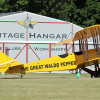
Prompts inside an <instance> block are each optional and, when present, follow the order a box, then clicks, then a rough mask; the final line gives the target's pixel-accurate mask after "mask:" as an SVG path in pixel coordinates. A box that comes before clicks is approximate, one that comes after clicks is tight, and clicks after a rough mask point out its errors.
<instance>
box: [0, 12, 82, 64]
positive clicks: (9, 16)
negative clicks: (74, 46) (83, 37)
mask: <svg viewBox="0 0 100 100" xmlns="http://www.w3.org/2000/svg"><path fill="white" fill-rule="evenodd" d="M81 29H82V27H79V26H77V25H75V24H73V23H70V22H65V21H62V20H58V19H54V18H50V17H46V16H42V15H38V14H34V13H30V12H26V11H23V12H11V13H1V14H0V51H2V52H4V53H5V50H6V49H9V56H10V57H12V58H15V59H17V60H18V61H19V62H21V63H26V62H32V61H36V60H39V59H44V58H48V57H52V56H56V55H59V54H63V53H65V52H66V49H65V46H64V45H60V46H56V47H52V48H51V45H52V44H54V43H57V42H60V41H62V40H66V39H70V38H72V34H73V35H74V34H75V33H76V32H77V31H79V30H81ZM69 47H70V46H69ZM71 51H72V50H71V49H70V51H69V52H71Z"/></svg>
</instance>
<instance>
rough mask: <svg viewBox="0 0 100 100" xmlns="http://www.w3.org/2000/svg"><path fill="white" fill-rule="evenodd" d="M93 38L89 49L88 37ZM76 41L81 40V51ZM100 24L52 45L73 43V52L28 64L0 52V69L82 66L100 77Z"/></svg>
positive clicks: (38, 70)
mask: <svg viewBox="0 0 100 100" xmlns="http://www.w3.org/2000/svg"><path fill="white" fill-rule="evenodd" d="M89 38H92V39H93V46H94V48H93V49H88V39H89ZM75 41H78V42H79V51H78V52H75V48H74V47H75V44H74V43H75ZM99 42H100V25H94V26H91V27H87V28H85V29H82V30H80V31H78V32H76V34H75V36H74V38H73V39H68V40H65V41H62V42H59V43H57V44H54V45H52V46H56V45H61V44H64V45H66V51H67V45H68V44H69V43H72V45H73V53H67V52H66V53H65V54H62V55H58V56H54V57H51V58H46V59H42V60H38V61H34V62H30V63H26V64H21V63H20V62H18V61H17V60H14V59H12V58H11V57H9V56H7V55H5V54H4V53H2V52H0V71H1V72H4V73H10V74H12V73H21V77H22V76H23V75H22V74H25V73H30V72H45V71H63V70H74V69H79V68H81V69H82V70H84V71H86V72H87V73H89V74H90V75H91V77H93V76H94V77H100V67H99V63H100V49H99ZM91 65H94V69H95V70H91V69H88V68H87V67H88V66H91Z"/></svg>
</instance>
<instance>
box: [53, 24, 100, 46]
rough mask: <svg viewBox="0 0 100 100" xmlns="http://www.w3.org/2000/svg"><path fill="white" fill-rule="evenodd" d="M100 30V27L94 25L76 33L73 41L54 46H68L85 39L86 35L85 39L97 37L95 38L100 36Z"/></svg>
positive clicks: (69, 40)
mask: <svg viewBox="0 0 100 100" xmlns="http://www.w3.org/2000/svg"><path fill="white" fill-rule="evenodd" d="M99 30H100V25H94V26H91V27H87V28H84V29H82V30H80V31H78V32H76V34H75V36H74V38H73V39H68V40H65V41H62V42H59V43H57V44H54V45H53V46H56V45H60V44H68V43H70V42H74V41H77V40H81V39H84V35H85V38H90V37H95V36H97V35H99Z"/></svg>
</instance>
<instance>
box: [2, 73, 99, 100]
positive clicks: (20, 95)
mask: <svg viewBox="0 0 100 100" xmlns="http://www.w3.org/2000/svg"><path fill="white" fill-rule="evenodd" d="M30 75H33V76H72V77H27V76H30ZM87 76H88V75H87ZM99 84H100V79H99V78H92V79H91V78H89V77H85V75H83V76H82V75H81V78H76V74H52V73H51V74H43V73H41V74H40V73H34V74H33V73H31V74H27V75H26V77H23V79H20V78H13V77H6V76H5V77H0V100H100V92H99V91H100V85H99Z"/></svg>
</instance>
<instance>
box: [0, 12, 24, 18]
mask: <svg viewBox="0 0 100 100" xmlns="http://www.w3.org/2000/svg"><path fill="white" fill-rule="evenodd" d="M23 12H26V11H18V12H7V13H0V17H3V16H7V15H13V14H18V13H23Z"/></svg>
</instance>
